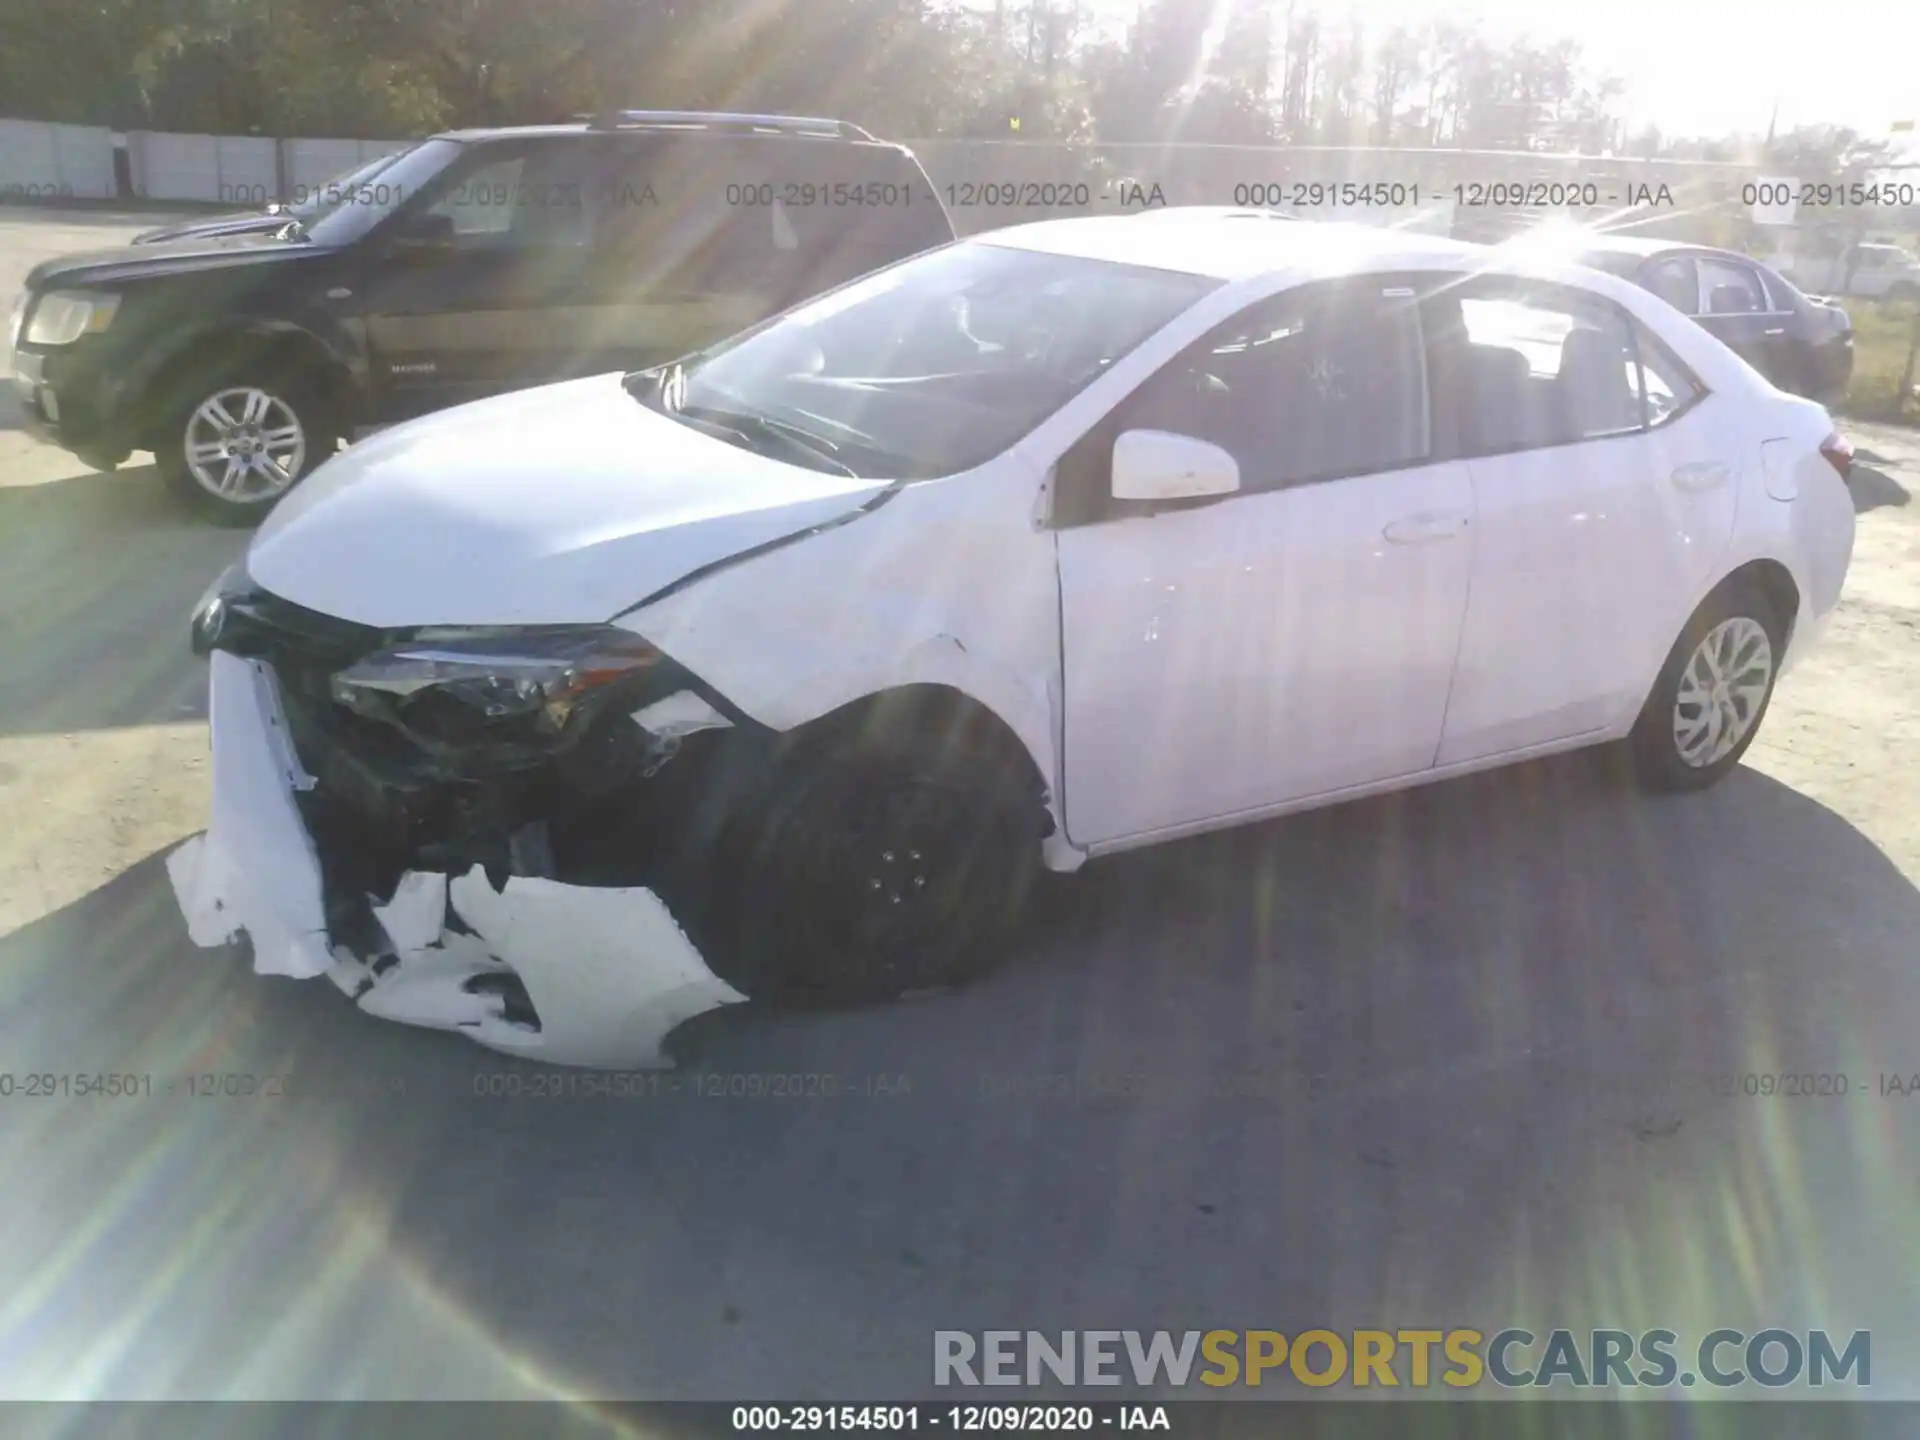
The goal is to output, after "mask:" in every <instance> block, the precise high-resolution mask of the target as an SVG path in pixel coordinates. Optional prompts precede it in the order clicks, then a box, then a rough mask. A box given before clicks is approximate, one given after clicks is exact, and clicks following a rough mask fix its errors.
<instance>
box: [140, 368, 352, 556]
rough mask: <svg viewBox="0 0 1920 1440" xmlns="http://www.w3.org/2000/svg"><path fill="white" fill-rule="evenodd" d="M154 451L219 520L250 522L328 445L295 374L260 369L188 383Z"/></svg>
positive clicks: (177, 482) (187, 493)
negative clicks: (167, 439) (167, 436)
mask: <svg viewBox="0 0 1920 1440" xmlns="http://www.w3.org/2000/svg"><path fill="white" fill-rule="evenodd" d="M174 414H175V416H176V419H175V422H174V424H173V425H171V426H169V427H168V429H169V431H170V432H171V435H172V443H171V444H170V445H168V446H166V447H165V453H161V454H158V455H157V458H158V459H159V460H160V462H161V465H162V468H163V469H164V470H165V471H166V472H167V475H168V478H169V479H170V480H171V481H172V482H173V484H174V488H175V489H176V490H178V491H179V492H180V493H181V494H182V495H183V496H184V497H185V498H186V499H187V500H189V501H190V502H192V503H193V504H194V506H195V507H196V508H198V509H199V510H200V511H201V512H202V513H204V514H206V515H208V516H210V517H211V518H213V519H215V520H218V521H220V522H221V523H223V524H230V525H252V524H254V523H256V522H257V521H259V520H260V519H261V518H262V517H263V516H264V515H265V514H266V513H267V511H269V510H271V509H272V508H273V506H274V504H275V503H276V502H277V501H278V500H279V499H280V498H281V497H282V496H283V495H285V494H286V493H287V492H288V491H289V490H291V489H292V488H293V487H294V486H295V485H296V484H297V483H299V481H300V479H301V478H302V477H303V476H305V475H306V473H307V472H308V471H309V470H311V469H312V468H313V467H314V466H315V465H317V464H319V463H320V461H321V460H323V459H324V458H325V457H326V456H327V455H328V454H329V453H330V452H331V451H332V449H333V447H334V442H333V439H332V437H331V436H330V434H329V433H328V432H327V429H326V426H325V425H324V424H323V423H321V421H320V419H319V415H318V407H317V406H316V405H315V403H314V402H313V401H312V400H311V399H310V398H309V397H308V393H307V391H306V390H305V388H303V387H302V386H301V385H300V384H299V383H298V382H297V380H295V379H294V378H292V377H283V376H281V375H278V374H272V373H263V374H255V375H251V376H245V377H242V378H237V379H236V378H232V377H229V378H226V379H218V380H213V381H209V382H204V383H202V384H199V385H196V386H193V387H191V388H190V390H189V391H188V396H187V399H186V401H185V403H184V404H182V406H181V407H180V408H179V409H178V410H176V411H175V412H174Z"/></svg>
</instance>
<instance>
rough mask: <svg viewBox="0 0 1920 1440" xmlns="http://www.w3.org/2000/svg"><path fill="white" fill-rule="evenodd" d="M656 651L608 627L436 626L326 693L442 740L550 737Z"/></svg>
mask: <svg viewBox="0 0 1920 1440" xmlns="http://www.w3.org/2000/svg"><path fill="white" fill-rule="evenodd" d="M660 658H661V657H660V652H659V651H658V650H656V649H654V648H653V646H651V645H649V644H648V643H647V642H646V641H645V640H642V639H641V638H640V637H639V636H638V635H635V634H634V633H633V632H632V631H630V630H622V629H620V628H619V627H618V626H613V625H545V626H526V627H515V628H508V629H473V628H466V627H453V628H434V629H426V630H421V631H418V632H417V633H416V634H415V635H414V636H413V638H412V639H411V640H408V641H407V642H406V643H405V644H402V645H396V646H394V647H392V648H391V649H387V650H381V651H378V652H376V653H375V654H372V655H368V656H366V657H365V658H364V659H361V660H359V661H356V662H355V663H354V664H352V665H350V666H348V667H347V668H346V669H344V670H340V671H337V672H335V674H334V675H333V677H332V680H331V683H330V685H329V690H330V693H331V694H332V696H333V698H334V700H335V701H337V702H338V703H339V704H341V705H344V706H346V707H347V708H348V709H350V710H353V711H355V712H356V713H358V714H361V715H365V716H368V717H369V718H372V719H377V720H384V721H388V722H391V723H398V724H400V725H402V726H404V727H405V728H406V729H408V730H410V731H413V732H415V733H416V734H421V735H424V736H429V737H431V738H432V739H435V740H438V741H440V742H442V743H450V744H459V743H462V742H470V741H471V742H483V741H486V740H489V739H495V738H507V737H508V736H513V737H521V736H526V737H529V738H531V737H532V736H546V737H554V738H557V737H558V736H559V735H560V734H561V733H562V732H563V731H565V730H566V729H567V726H568V723H569V722H570V721H571V720H573V719H574V718H575V716H576V715H577V714H580V713H581V712H583V711H587V710H591V709H593V708H596V707H595V704H594V702H595V701H596V700H597V699H600V698H605V697H606V696H608V695H609V694H611V693H613V691H614V689H615V687H617V685H618V682H620V681H622V680H626V679H629V678H632V677H636V676H637V675H639V674H641V673H642V672H644V671H646V670H649V669H651V668H652V667H653V666H654V665H655V664H657V663H658V662H659V660H660ZM503 732H505V733H504V734H503Z"/></svg>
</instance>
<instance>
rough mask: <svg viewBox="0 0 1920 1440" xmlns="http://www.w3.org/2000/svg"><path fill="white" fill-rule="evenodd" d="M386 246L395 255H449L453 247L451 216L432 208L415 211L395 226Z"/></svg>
mask: <svg viewBox="0 0 1920 1440" xmlns="http://www.w3.org/2000/svg"><path fill="white" fill-rule="evenodd" d="M388 248H389V249H390V250H391V251H392V252H393V253H394V254H396V255H408V256H422V257H426V256H433V255H450V254H452V253H453V248H454V230H453V217H452V216H451V215H442V214H440V213H439V212H438V211H434V210H420V211H416V212H415V213H413V214H412V215H409V216H407V217H405V218H404V219H403V220H401V222H400V223H399V225H398V226H396V227H395V229H394V232H393V239H392V242H391V243H390V245H389V247H388Z"/></svg>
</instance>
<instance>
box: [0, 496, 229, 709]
mask: <svg viewBox="0 0 1920 1440" xmlns="http://www.w3.org/2000/svg"><path fill="white" fill-rule="evenodd" d="M75 463H76V464H78V462H77V461H76V462H75ZM246 540H247V536H246V533H244V532H238V531H234V530H223V529H220V528H219V527H217V526H213V525H209V524H208V523H207V522H206V521H204V520H201V519H199V518H197V517H195V516H194V515H193V514H192V513H190V512H189V511H188V509H187V508H186V507H185V506H184V505H182V504H181V503H180V502H179V501H178V500H176V499H175V498H174V497H173V496H172V495H171V494H169V493H168V491H167V489H166V487H165V485H164V484H162V482H161V480H160V477H159V476H158V475H157V474H156V473H155V472H154V470H153V468H152V467H151V466H144V465H141V466H135V465H124V466H122V467H121V468H120V469H119V470H117V471H114V472H112V473H111V474H93V473H84V474H76V475H73V476H71V477H69V478H67V479H64V480H54V481H49V482H47V483H45V484H37V485H5V486H0V615H4V616H5V617H6V623H7V628H8V630H9V632H10V634H11V637H12V638H11V641H10V643H9V645H8V647H7V663H6V665H5V666H4V667H0V734H31V733H44V732H56V733H58V732H66V731H73V730H86V729H97V728H102V727H108V726H121V725H141V724H154V723H165V722H169V721H179V720H191V719H196V718H204V717H205V715H206V693H205V692H206V675H205V672H204V671H203V670H202V669H201V668H200V667H199V665H198V664H197V663H196V662H195V661H194V659H193V657H192V655H191V654H190V652H189V650H188V646H187V620H188V616H189V615H190V614H191V612H192V610H193V606H194V602H195V601H197V600H198V599H199V598H200V596H201V595H202V594H203V593H204V592H205V590H206V588H207V586H208V585H209V584H211V583H212V581H213V579H214V577H215V576H217V575H218V574H219V573H220V571H221V570H223V569H224V568H225V567H226V566H227V565H228V564H229V563H230V562H231V561H232V560H234V559H236V558H237V557H238V556H239V555H240V553H241V552H242V551H243V549H244V548H245V545H246Z"/></svg>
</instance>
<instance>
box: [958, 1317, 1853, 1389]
mask: <svg viewBox="0 0 1920 1440" xmlns="http://www.w3.org/2000/svg"><path fill="white" fill-rule="evenodd" d="M1872 1380H1873V1337H1872V1332H1870V1331H1867V1330H1855V1331H1854V1332H1853V1333H1852V1334H1851V1335H1850V1336H1848V1337H1847V1340H1846V1343H1845V1344H1844V1345H1836V1344H1835V1342H1834V1340H1833V1338H1832V1337H1831V1336H1830V1335H1829V1334H1828V1333H1827V1332H1826V1331H1825V1330H1808V1331H1806V1332H1804V1333H1802V1332H1799V1331H1793V1330H1786V1329H1778V1328H1774V1329H1766V1330H1760V1331H1756V1332H1755V1333H1753V1334H1752V1335H1748V1334H1747V1333H1746V1332H1745V1331H1741V1330H1711V1331H1708V1332H1707V1334H1705V1335H1703V1336H1702V1337H1701V1338H1700V1339H1699V1341H1698V1342H1697V1343H1694V1344H1692V1345H1685V1344H1683V1343H1682V1342H1681V1339H1680V1337H1679V1335H1678V1334H1676V1333H1675V1332H1674V1331H1672V1330H1647V1331H1643V1332H1642V1333H1640V1334H1638V1335H1636V1334H1634V1333H1632V1332H1631V1331H1627V1330H1587V1331H1575V1330H1552V1331H1549V1332H1548V1333H1547V1334H1545V1335H1544V1336H1536V1335H1535V1334H1533V1332H1532V1331H1529V1330H1522V1329H1517V1328H1515V1329H1507V1330H1501V1331H1497V1332H1496V1333H1495V1334H1494V1335H1493V1336H1492V1338H1490V1339H1489V1338H1488V1337H1487V1336H1486V1335H1485V1334H1483V1333H1482V1332H1481V1331H1479V1330H1467V1329H1456V1330H1352V1331H1346V1332H1340V1331H1334V1330H1302V1331H1299V1332H1298V1333H1296V1334H1294V1335H1291V1336H1289V1335H1285V1334H1283V1333H1281V1332H1280V1331H1278V1330H1206V1331H1201V1330H1185V1331H1171V1330H1153V1331H1140V1330H1061V1331H1055V1332H1053V1333H1051V1334H1049V1333H1045V1332H1042V1331H1039V1330H1024V1331H1023V1330H981V1331H971V1330H936V1331H934V1332H933V1382H934V1384H936V1385H941V1386H953V1385H1005V1386H1026V1385H1125V1384H1128V1383H1132V1384H1134V1385H1137V1386H1139V1387H1141V1388H1143V1389H1144V1388H1149V1387H1154V1386H1162V1385H1167V1386H1173V1387H1176V1388H1180V1387H1186V1386H1192V1385H1195V1384H1198V1385H1205V1386H1209V1387H1212V1388H1214V1389H1219V1388H1223V1387H1227V1386H1242V1387H1247V1388H1258V1387H1260V1386H1261V1385H1263V1384H1272V1385H1286V1384H1299V1385H1307V1386H1312V1387H1315V1388H1325V1387H1326V1386H1330V1385H1342V1384H1345V1385H1352V1386H1355V1387H1357V1388H1368V1387H1373V1386H1381V1387H1399V1386H1405V1387H1408V1388H1411V1389H1416V1390H1417V1389H1425V1388H1428V1387H1431V1386H1436V1385H1444V1386H1448V1387H1451V1388H1453V1389H1456V1390H1463V1389H1469V1388H1471V1387H1473V1386H1476V1385H1483V1384H1486V1383H1489V1382H1491V1383H1492V1384H1495V1385H1500V1386H1504V1387H1507V1388H1509V1389H1513V1388H1519V1387H1528V1388H1545V1387H1552V1386H1568V1387H1572V1388H1575V1389H1589V1388H1621V1389H1639V1388H1642V1387H1654V1388H1658V1387H1662V1386H1668V1385H1680V1386H1692V1385H1700V1384H1705V1385H1708V1386H1712V1387H1715V1388H1720V1389H1725V1388H1729V1387H1732V1386H1737V1385H1749V1384H1751V1385H1763V1386H1768V1387H1772V1388H1778V1387H1781V1386H1786V1385H1810V1386H1816V1387H1818V1386H1826V1385H1831V1384H1846V1385H1856V1386H1861V1387H1865V1386H1867V1385H1870V1384H1871V1383H1872Z"/></svg>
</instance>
